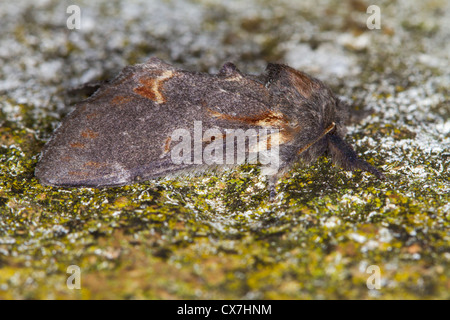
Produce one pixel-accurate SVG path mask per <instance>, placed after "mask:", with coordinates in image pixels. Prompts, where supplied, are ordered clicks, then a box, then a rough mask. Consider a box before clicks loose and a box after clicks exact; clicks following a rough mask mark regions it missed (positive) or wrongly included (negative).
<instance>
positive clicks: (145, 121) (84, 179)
mask: <svg viewBox="0 0 450 320" xmlns="http://www.w3.org/2000/svg"><path fill="white" fill-rule="evenodd" d="M174 73H175V69H174V68H173V67H172V66H169V65H167V64H165V63H163V62H162V61H160V60H157V59H151V60H149V61H148V62H147V63H146V64H143V65H138V66H134V67H127V68H125V69H124V70H123V71H122V73H121V74H120V75H119V76H118V77H117V78H116V79H115V80H113V81H112V82H111V83H109V84H107V85H105V86H104V87H102V88H100V89H99V90H98V91H97V93H95V94H94V95H93V96H92V97H91V98H89V99H88V100H86V101H84V102H83V103H82V104H80V105H78V106H77V107H76V108H75V110H74V111H73V112H72V113H71V114H70V115H69V116H68V117H67V118H66V119H65V120H64V121H63V123H62V125H61V126H60V127H59V128H58V129H57V130H56V132H55V134H54V136H53V137H52V138H51V140H50V141H49V142H48V143H47V145H46V146H45V147H44V149H43V151H42V155H41V159H40V161H39V163H38V165H37V168H36V176H37V177H38V178H39V179H40V180H41V182H42V183H43V184H47V185H58V186H91V187H100V186H115V185H124V184H128V183H132V182H133V181H134V179H135V177H136V173H135V172H137V171H139V170H137V168H139V167H140V166H143V165H144V164H146V165H147V164H149V163H154V164H155V165H158V162H161V159H160V155H161V153H162V150H161V148H158V149H157V148H155V147H152V145H151V144H152V143H154V142H155V141H164V140H163V137H164V138H165V139H167V136H163V135H161V133H160V132H159V131H158V130H156V129H155V127H156V126H157V124H159V121H160V119H161V118H166V119H167V118H169V117H170V111H169V110H164V109H161V108H160V104H163V103H164V97H165V96H164V93H163V89H162V86H163V83H164V81H166V80H168V79H169V78H170V77H172V76H173V75H174ZM169 76H170V77H169ZM142 79H146V80H147V79H154V82H153V83H150V84H151V85H150V86H148V87H145V85H146V84H148V83H146V82H145V81H142ZM143 82H144V83H143ZM148 92H150V93H151V95H150V97H149V95H148V94H147V95H146V94H145V93H148ZM143 93H144V94H143Z"/></svg>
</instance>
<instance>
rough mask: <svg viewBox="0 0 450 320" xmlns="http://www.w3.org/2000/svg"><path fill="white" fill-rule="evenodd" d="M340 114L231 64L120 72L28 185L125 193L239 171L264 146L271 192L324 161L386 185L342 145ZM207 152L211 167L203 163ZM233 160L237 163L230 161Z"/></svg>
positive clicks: (59, 135) (73, 117) (302, 87)
mask: <svg viewBox="0 0 450 320" xmlns="http://www.w3.org/2000/svg"><path fill="white" fill-rule="evenodd" d="M347 114H348V113H347V106H346V104H345V103H344V102H343V101H341V100H340V99H338V98H337V97H336V96H335V95H334V94H333V93H332V91H331V90H330V89H329V87H327V86H326V85H325V84H324V83H322V82H321V81H319V80H318V79H316V78H313V77H311V76H309V75H307V74H306V73H303V72H300V71H297V70H295V69H293V68H291V67H289V66H286V65H283V64H272V63H269V64H268V65H267V68H266V71H265V72H264V73H262V74H260V75H249V74H244V73H242V72H241V71H239V70H238V69H237V68H236V66H235V65H234V64H232V63H229V62H228V63H226V64H224V65H223V67H222V68H221V69H220V71H219V72H218V73H217V74H207V73H200V72H190V71H185V70H181V69H178V68H175V67H173V66H172V65H170V64H167V63H165V62H164V61H162V60H160V59H157V58H151V59H149V60H148V61H147V62H145V63H143V64H138V65H134V66H128V67H126V68H124V69H123V70H122V72H121V73H120V74H119V75H118V76H117V77H116V78H115V79H114V80H112V81H111V82H109V83H107V84H104V85H102V86H101V87H100V88H99V89H98V90H97V91H96V92H95V93H94V94H93V95H92V96H91V97H90V98H88V99H87V100H85V101H82V102H81V103H79V104H78V105H77V106H76V107H75V109H74V111H73V112H71V113H70V114H69V115H68V116H67V117H66V118H65V119H64V120H63V122H62V124H61V125H60V126H59V127H58V128H57V129H56V131H55V132H54V134H53V136H52V137H51V138H50V140H49V141H48V142H47V144H46V145H45V146H44V148H43V150H42V152H41V157H40V160H39V162H38V164H37V166H36V170H35V175H36V177H37V178H38V179H39V180H40V182H41V183H42V184H44V185H50V186H61V187H97V188H99V187H113V186H122V185H127V184H132V183H135V182H138V181H145V180H149V179H153V178H157V177H162V176H166V175H173V174H181V173H185V172H195V171H200V172H201V171H203V170H205V169H208V168H210V167H217V166H233V165H238V164H240V163H242V161H248V160H249V159H250V156H251V154H255V150H256V151H259V150H261V145H262V144H263V143H265V146H266V147H267V148H266V149H267V150H269V149H271V148H270V147H271V146H274V149H276V151H277V152H276V153H274V155H275V156H276V158H277V159H276V166H272V167H270V168H271V172H270V173H268V175H269V184H270V186H271V188H274V185H275V183H276V182H277V180H278V179H279V177H280V176H281V175H282V174H284V173H286V172H288V170H289V169H290V168H291V167H292V165H293V164H294V163H296V162H298V161H301V162H303V163H305V164H308V163H311V162H313V161H315V160H316V159H317V158H318V157H319V156H321V155H324V154H326V155H328V156H330V157H331V159H332V162H333V163H334V164H336V165H338V166H340V167H342V168H343V169H345V170H357V169H359V170H362V171H367V172H370V173H372V174H373V175H375V176H376V177H377V178H380V179H381V178H383V177H384V175H383V174H382V173H381V172H380V171H378V170H377V169H376V168H374V167H373V166H372V165H370V164H369V163H367V162H366V161H364V160H362V159H360V158H358V156H357V154H356V152H355V151H354V149H353V148H352V146H351V145H350V144H349V143H347V142H346V141H345V140H344V136H345V134H346V128H345V125H344V122H345V120H346V118H347ZM180 130H181V131H180ZM182 130H184V131H182ZM211 130H212V133H211ZM174 132H177V134H178V135H177V134H175V135H174ZM180 132H181V133H184V138H186V139H183V134H181V135H180ZM208 132H209V134H208ZM230 132H231V133H233V134H234V135H232V134H231V133H230ZM249 132H250V133H249ZM236 133H241V134H242V133H244V134H247V136H245V135H244V138H245V139H244V140H245V143H244V144H241V145H240V146H239V145H238V144H235V145H232V142H234V141H235V140H236V139H238V137H237V136H238V135H237V134H236ZM230 136H231V139H228V138H229V137H230ZM192 137H194V139H193V140H192ZM180 138H181V139H180ZM235 138H236V139H235ZM252 138H256V139H252ZM258 138H260V140H261V141H262V142H261V141H260V140H258ZM262 138H264V139H262ZM184 140H186V141H184ZM241 140H242V139H241ZM180 144H182V146H183V148H180ZM212 145H214V148H210V150H208V152H207V155H208V156H209V157H206V155H205V153H203V154H202V151H203V152H204V151H206V150H207V148H208V147H211V146H212ZM275 146H276V148H275ZM189 148H192V150H193V151H192V150H188V149H189ZM211 149H212V151H211ZM199 150H200V151H199ZM252 150H253V151H252ZM225 151H227V154H226V155H225ZM239 151H241V153H240V155H242V154H244V157H242V156H241V157H240V160H239V161H236V157H235V156H236V155H237V153H239ZM177 157H178V158H177ZM174 159H175V160H177V161H174ZM180 159H181V160H180ZM211 159H212V160H211ZM224 159H227V160H230V161H231V162H230V161H228V162H226V163H225V161H224ZM253 159H255V158H253ZM257 159H258V158H257ZM206 160H209V162H208V161H206ZM233 160H234V161H235V162H234V163H233ZM269 171H270V170H269Z"/></svg>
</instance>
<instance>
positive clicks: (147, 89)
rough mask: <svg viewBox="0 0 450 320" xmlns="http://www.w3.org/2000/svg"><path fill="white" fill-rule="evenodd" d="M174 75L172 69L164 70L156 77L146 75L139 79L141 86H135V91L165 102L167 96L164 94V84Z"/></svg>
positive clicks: (158, 101)
mask: <svg viewBox="0 0 450 320" xmlns="http://www.w3.org/2000/svg"><path fill="white" fill-rule="evenodd" d="M173 76H174V72H173V71H172V70H167V71H164V72H163V73H161V75H159V76H157V77H156V78H154V77H153V78H152V77H148V76H144V77H142V78H140V79H139V83H140V84H141V86H138V87H136V88H134V89H133V91H134V92H136V93H137V94H139V95H141V96H143V97H145V98H147V99H150V100H152V101H155V102H157V103H159V104H162V103H165V102H166V97H164V95H163V94H162V86H163V84H164V82H165V81H167V80H169V79H171V78H172V77H173Z"/></svg>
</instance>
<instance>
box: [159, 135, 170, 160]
mask: <svg viewBox="0 0 450 320" xmlns="http://www.w3.org/2000/svg"><path fill="white" fill-rule="evenodd" d="M171 142H172V137H167V139H166V141H165V142H164V145H163V152H162V154H161V156H160V158H164V156H165V155H166V154H167V153H169V151H170V143H171Z"/></svg>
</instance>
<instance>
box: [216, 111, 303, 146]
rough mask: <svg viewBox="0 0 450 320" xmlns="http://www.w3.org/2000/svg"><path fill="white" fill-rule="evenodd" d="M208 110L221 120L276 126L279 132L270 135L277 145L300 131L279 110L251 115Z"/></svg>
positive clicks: (287, 140) (267, 126)
mask: <svg viewBox="0 0 450 320" xmlns="http://www.w3.org/2000/svg"><path fill="white" fill-rule="evenodd" d="M209 112H210V113H211V115H212V116H213V117H215V118H219V119H223V120H229V121H237V122H243V123H246V124H249V125H253V126H259V127H263V128H277V129H279V130H280V131H279V133H277V134H271V136H272V135H273V138H274V139H276V141H277V142H278V144H279V145H281V144H284V143H287V142H289V141H291V140H292V139H293V138H294V136H295V134H297V133H298V132H299V131H300V127H299V126H297V125H295V126H293V125H292V124H290V123H289V121H288V119H287V118H286V116H285V115H284V114H283V113H281V112H275V111H271V110H268V111H266V112H263V113H261V114H257V115H255V116H251V117H236V116H231V115H228V114H224V113H220V112H217V111H214V110H211V109H209Z"/></svg>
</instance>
